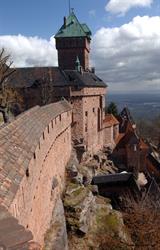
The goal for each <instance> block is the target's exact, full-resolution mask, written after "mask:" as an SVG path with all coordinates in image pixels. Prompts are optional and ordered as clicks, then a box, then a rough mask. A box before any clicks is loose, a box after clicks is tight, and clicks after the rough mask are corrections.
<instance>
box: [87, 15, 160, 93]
mask: <svg viewBox="0 0 160 250" xmlns="http://www.w3.org/2000/svg"><path fill="white" fill-rule="evenodd" d="M91 51H92V64H93V65H94V66H95V67H96V69H97V70H96V71H97V73H98V74H100V75H101V76H102V77H103V78H104V80H106V81H107V82H108V83H109V87H110V89H111V90H117V91H122V92H124V91H159V92H160V69H159V65H160V17H158V16H157V17H148V16H144V17H140V16H137V17H135V18H134V19H133V20H132V21H131V22H130V23H128V24H124V25H122V26H121V27H116V28H104V27H102V28H101V29H99V30H98V31H97V32H96V34H95V35H94V37H93V41H92V50H91Z"/></svg>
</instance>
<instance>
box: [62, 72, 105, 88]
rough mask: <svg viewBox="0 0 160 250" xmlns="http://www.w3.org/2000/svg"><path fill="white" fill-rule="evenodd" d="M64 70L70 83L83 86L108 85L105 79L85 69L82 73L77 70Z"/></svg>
mask: <svg viewBox="0 0 160 250" xmlns="http://www.w3.org/2000/svg"><path fill="white" fill-rule="evenodd" d="M64 72H65V75H66V77H67V79H68V81H67V84H68V85H71V86H81V87H103V88H106V87H107V85H106V84H105V83H104V82H103V80H102V79H100V78H99V77H98V76H96V75H95V74H94V73H92V72H89V71H88V72H86V71H84V72H83V73H82V74H81V73H80V72H78V71H77V70H65V71H64Z"/></svg>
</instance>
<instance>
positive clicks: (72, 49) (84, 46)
mask: <svg viewBox="0 0 160 250" xmlns="http://www.w3.org/2000/svg"><path fill="white" fill-rule="evenodd" d="M55 39H56V49H57V50H58V65H59V67H60V68H61V69H62V70H66V69H68V70H69V69H70V70H74V69H75V62H76V59H77V57H78V58H79V60H80V65H81V67H82V68H83V70H88V69H89V52H90V41H91V31H90V29H89V28H88V26H87V25H86V24H80V23H79V21H78V19H77V17H76V16H75V14H74V12H73V11H72V12H71V14H70V15H69V16H68V17H67V18H66V17H64V23H63V25H62V27H61V28H60V30H59V31H58V32H57V34H56V35H55Z"/></svg>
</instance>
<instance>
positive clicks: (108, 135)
mask: <svg viewBox="0 0 160 250" xmlns="http://www.w3.org/2000/svg"><path fill="white" fill-rule="evenodd" d="M113 143H114V141H113V126H112V127H108V128H104V145H106V146H110V145H111V144H113Z"/></svg>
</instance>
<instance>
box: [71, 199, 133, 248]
mask: <svg viewBox="0 0 160 250" xmlns="http://www.w3.org/2000/svg"><path fill="white" fill-rule="evenodd" d="M68 237H69V249H70V250H81V249H85V250H90V249H94V250H99V249H106V250H107V249H108V250H111V249H126V250H130V249H132V248H130V247H129V246H128V245H131V244H132V242H131V239H130V236H129V235H128V233H127V231H126V228H125V226H124V223H123V219H122V215H121V213H119V212H118V211H115V210H113V209H112V206H111V204H110V200H109V199H107V198H103V197H101V196H97V197H96V198H95V202H94V210H93V212H92V217H91V220H90V225H89V227H88V230H87V232H86V234H84V235H83V236H82V235H79V234H78V233H75V232H73V231H69V233H68ZM112 244H113V248H112ZM115 244H116V246H120V245H123V246H125V247H124V248H114V246H115ZM104 246H105V248H104Z"/></svg>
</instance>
